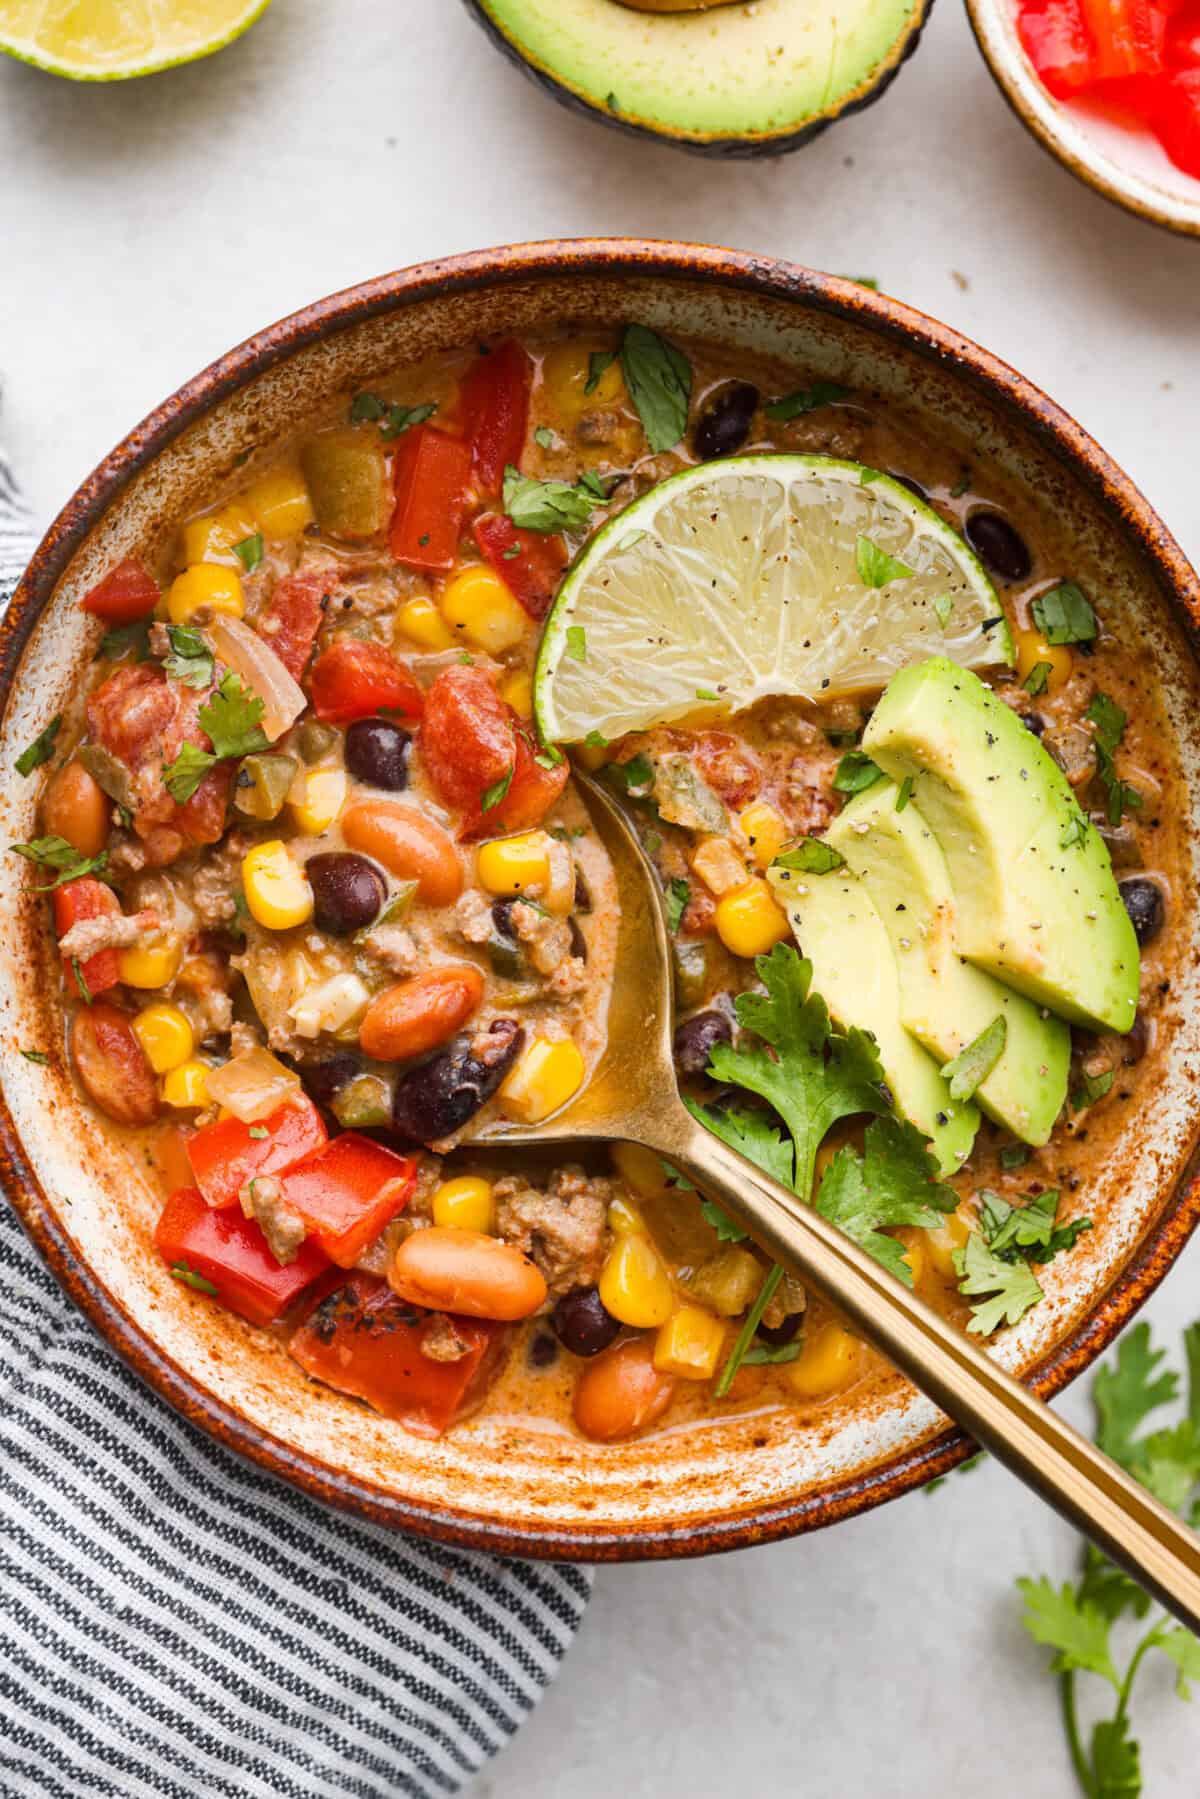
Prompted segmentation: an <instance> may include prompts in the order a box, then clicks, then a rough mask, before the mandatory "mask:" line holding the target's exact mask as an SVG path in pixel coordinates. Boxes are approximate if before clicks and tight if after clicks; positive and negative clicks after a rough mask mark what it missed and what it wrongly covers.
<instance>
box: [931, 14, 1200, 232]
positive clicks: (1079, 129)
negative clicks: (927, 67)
mask: <svg viewBox="0 0 1200 1799" xmlns="http://www.w3.org/2000/svg"><path fill="white" fill-rule="evenodd" d="M967 13H968V15H969V17H970V20H971V25H972V27H973V28H974V32H975V36H976V38H977V39H978V41H979V48H980V49H981V50H982V51H983V54H984V59H985V61H986V62H987V65H988V67H989V69H990V70H991V71H992V74H993V76H994V77H995V80H996V84H997V86H998V87H999V89H1000V91H1001V93H1002V94H1003V95H1004V97H1005V99H1006V100H1007V101H1008V103H1009V105H1010V106H1011V107H1012V109H1013V111H1014V112H1015V113H1016V115H1017V117H1018V118H1019V119H1020V120H1021V122H1022V123H1023V124H1024V125H1026V126H1028V128H1029V130H1030V131H1032V133H1033V135H1034V136H1035V137H1036V138H1038V139H1039V140H1040V142H1041V143H1042V145H1043V146H1044V148H1045V149H1047V150H1049V152H1050V154H1051V156H1055V157H1057V159H1058V161H1059V162H1061V163H1062V164H1063V166H1064V168H1068V169H1070V171H1071V173H1072V174H1073V175H1077V176H1078V177H1079V179H1080V181H1086V183H1087V185H1088V186H1089V187H1090V188H1094V189H1095V191H1096V193H1098V194H1103V195H1104V197H1105V198H1106V199H1108V200H1112V201H1114V202H1115V204H1116V205H1118V206H1123V207H1124V208H1125V209H1126V211H1127V212H1134V213H1137V214H1138V215H1139V217H1141V218H1143V219H1149V220H1150V221H1151V222H1152V223H1153V224H1155V225H1163V226H1165V227H1166V229H1167V230H1168V231H1177V232H1179V233H1181V234H1182V235H1183V236H1185V237H1200V181H1197V180H1196V179H1195V178H1194V177H1193V176H1191V175H1185V174H1184V172H1183V170H1182V169H1177V168H1176V167H1175V164H1174V163H1173V162H1171V160H1170V158H1169V157H1168V156H1167V153H1166V151H1165V150H1164V149H1163V148H1162V146H1161V144H1160V143H1159V142H1158V139H1157V138H1156V137H1155V136H1154V134H1153V132H1151V131H1150V130H1149V128H1148V127H1137V126H1131V125H1129V124H1128V123H1123V122H1122V115H1121V114H1120V113H1118V111H1117V110H1116V109H1115V108H1110V107H1108V106H1105V105H1104V104H1103V103H1101V102H1099V101H1096V100H1094V99H1091V98H1083V99H1079V100H1071V101H1063V100H1056V99H1055V98H1054V97H1053V95H1051V94H1048V93H1047V92H1046V89H1045V88H1044V87H1043V86H1042V84H1041V82H1040V81H1039V80H1038V78H1037V75H1036V74H1035V73H1034V69H1033V65H1032V63H1031V62H1030V61H1029V58H1028V57H1027V56H1026V54H1025V51H1024V48H1023V47H1022V44H1021V40H1020V37H1019V36H1018V34H1017V0H967Z"/></svg>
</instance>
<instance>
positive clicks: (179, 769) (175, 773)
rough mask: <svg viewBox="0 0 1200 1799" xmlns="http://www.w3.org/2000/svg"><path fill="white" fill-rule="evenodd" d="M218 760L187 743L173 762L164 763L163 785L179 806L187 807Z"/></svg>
mask: <svg viewBox="0 0 1200 1799" xmlns="http://www.w3.org/2000/svg"><path fill="white" fill-rule="evenodd" d="M216 761H217V758H216V757H215V756H214V755H213V754H212V753H211V751H209V750H202V749H201V748H200V746H199V744H197V743H185V744H183V745H182V746H181V747H180V751H179V754H178V755H177V756H176V758H175V760H174V761H173V762H164V763H163V785H164V786H165V787H166V790H167V792H168V793H169V794H170V796H171V798H172V799H173V800H174V801H175V803H176V805H177V806H186V805H187V802H188V801H189V800H190V799H191V797H192V795H193V794H194V793H195V791H196V789H197V787H199V785H200V783H201V781H202V780H203V779H204V777H205V775H206V774H207V773H208V771H209V769H210V768H214V767H215V766H216Z"/></svg>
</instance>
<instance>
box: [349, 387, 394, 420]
mask: <svg viewBox="0 0 1200 1799" xmlns="http://www.w3.org/2000/svg"><path fill="white" fill-rule="evenodd" d="M386 411H387V406H386V404H385V403H384V401H383V400H381V399H380V398H379V395H378V394H372V393H361V394H355V396H354V398H353V399H352V400H351V402H350V423H351V424H352V425H365V424H368V423H369V422H370V421H371V420H373V419H381V418H382V417H383V415H384V413H385V412H386Z"/></svg>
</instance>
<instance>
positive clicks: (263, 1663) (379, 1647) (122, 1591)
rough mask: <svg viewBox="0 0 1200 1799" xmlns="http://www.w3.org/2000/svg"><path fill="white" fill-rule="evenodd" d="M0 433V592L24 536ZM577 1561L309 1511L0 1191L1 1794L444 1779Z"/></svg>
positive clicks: (437, 1788)
mask: <svg viewBox="0 0 1200 1799" xmlns="http://www.w3.org/2000/svg"><path fill="white" fill-rule="evenodd" d="M33 539H34V533H33V529H32V520H31V518H30V516H29V514H28V512H27V511H26V509H25V507H24V505H23V503H22V501H21V497H20V494H19V492H18V490H17V487H16V484H15V482H14V480H13V477H12V474H11V471H10V469H9V467H8V464H7V463H6V461H5V459H4V457H3V455H2V454H0V609H2V608H3V606H4V605H5V604H6V603H7V601H8V599H9V598H10V596H11V594H12V591H13V588H14V587H15V585H16V581H17V578H18V576H19V575H20V573H21V570H22V569H23V567H24V565H25V562H26V561H27V559H28V557H29V555H30V552H31V550H32V547H33ZM590 1589H591V1575H590V1573H589V1572H588V1571H586V1570H584V1569H582V1568H576V1567H569V1566H568V1567H551V1566H538V1565H535V1564H531V1563H529V1562H521V1561H510V1560H497V1559H495V1558H492V1557H488V1556H482V1555H468V1554H464V1553H462V1552H459V1551H456V1550H452V1549H441V1548H438V1547H437V1546H436V1545H433V1544H426V1543H422V1542H418V1541H416V1540H414V1539H411V1538H407V1537H403V1536H399V1535H397V1534H395V1533H394V1532H391V1531H387V1530H383V1529H380V1528H378V1527H376V1526H374V1525H371V1524H365V1523H359V1522H358V1521H357V1520H355V1519H352V1518H349V1517H344V1516H342V1515H341V1514H339V1513H337V1512H334V1511H330V1510H327V1509H326V1508H325V1507H323V1506H321V1505H319V1504H316V1503H315V1502H314V1501H312V1500H310V1499H307V1498H306V1497H304V1496H303V1495H302V1494H300V1493H298V1492H296V1491H294V1490H293V1489H292V1488H290V1487H288V1486H285V1485H284V1484H282V1483H281V1482H279V1481H276V1480H275V1479H273V1478H272V1477H271V1476H270V1475H268V1474H264V1473H262V1472H260V1471H259V1470H258V1469H256V1468H254V1467H252V1466H251V1465H250V1464H249V1463H248V1462H242V1461H240V1460H239V1459H238V1458H237V1457H236V1456H234V1455H232V1454H230V1453H229V1452H228V1451H227V1450H224V1449H222V1448H221V1447H220V1446H219V1445H217V1444H216V1443H213V1442H211V1441H210V1440H209V1439H208V1438H207V1437H206V1436H204V1435H203V1434H202V1433H201V1432H199V1431H197V1430H195V1429H193V1428H192V1426H190V1425H189V1424H187V1423H185V1422H184V1420H183V1419H182V1418H180V1417H178V1416H177V1415H176V1414H175V1413H174V1412H173V1411H172V1410H171V1408H170V1407H169V1406H167V1405H166V1404H165V1403H164V1402H163V1401H162V1400H161V1399H159V1398H158V1396H157V1395H156V1394H154V1393H151V1392H149V1391H148V1390H147V1389H146V1388H144V1387H143V1386H142V1385H141V1383H140V1381H139V1380H138V1379H137V1377H136V1376H135V1375H134V1374H132V1373H131V1372H130V1370H129V1369H128V1368H127V1367H126V1366H125V1364H124V1363H123V1362H122V1361H121V1360H120V1359H119V1358H118V1357H117V1356H116V1355H115V1354H113V1353H112V1351H110V1350H109V1348H108V1346H107V1344H105V1343H104V1342H103V1341H101V1340H100V1338H98V1337H97V1336H96V1334H95V1332H94V1331H93V1330H92V1328H91V1326H90V1325H89V1324H88V1323H87V1322H86V1320H85V1319H84V1318H83V1317H82V1316H81V1315H80V1314H79V1313H77V1312H76V1311H75V1309H74V1307H73V1306H71V1305H70V1304H69V1302H68V1301H67V1300H66V1299H65V1298H64V1296H63V1295H62V1293H61V1292H60V1291H59V1289H58V1287H57V1286H56V1285H55V1283H54V1281H53V1280H52V1279H51V1277H50V1275H49V1274H48V1273H47V1271H46V1269H45V1268H44V1266H43V1265H42V1263H41V1261H40V1259H39V1258H38V1256H37V1255H36V1254H35V1253H34V1251H33V1249H32V1248H31V1246H30V1244H29V1242H28V1240H27V1239H26V1237H25V1235H24V1233H23V1231H22V1230H21V1227H20V1226H19V1225H18V1223H17V1222H16V1220H15V1218H14V1216H13V1214H12V1213H11V1212H10V1211H9V1210H8V1208H7V1206H4V1205H3V1204H2V1203H0V1793H2V1794H3V1795H4V1799H35V1796H36V1799H46V1796H52V1799H58V1796H60V1795H61V1799H109V1796H111V1799H142V1796H143V1795H145V1796H146V1799H150V1796H151V1795H166V1796H167V1799H197V1796H198V1795H203V1796H204V1799H210V1796H213V1795H219V1796H220V1799H258V1796H259V1795H262V1796H264V1799H265V1796H269V1795H275V1794H286V1795H289V1796H294V1799H326V1796H327V1795H328V1796H329V1799H333V1796H334V1795H344V1794H350V1795H355V1796H356V1799H384V1796H385V1795H387V1796H389V1799H391V1796H392V1795H398V1794H411V1795H413V1796H414V1799H426V1796H427V1795H432V1794H438V1793H453V1792H456V1791H458V1789H459V1788H460V1787H461V1786H462V1784H463V1782H464V1781H466V1780H467V1779H469V1778H470V1776H471V1775H472V1774H473V1773H474V1772H475V1771H476V1770H477V1769H478V1768H479V1767H480V1766H481V1765H482V1763H483V1762H484V1761H485V1760H486V1759H487V1757H488V1756H490V1755H491V1754H493V1753H494V1752H495V1750H497V1749H498V1748H500V1746H501V1745H502V1744H503V1743H504V1742H506V1741H507V1739H508V1738H509V1737H510V1736H511V1735H512V1734H513V1732H514V1731H515V1730H516V1729H517V1727H518V1726H519V1725H520V1724H521V1722H522V1721H523V1720H524V1719H525V1718H526V1717H527V1716H528V1714H529V1712H530V1711H531V1710H532V1709H533V1707H534V1706H535V1705H536V1704H537V1701H538V1698H539V1697H540V1695H541V1693H542V1691H543V1689H544V1688H545V1687H546V1685H547V1684H548V1683H549V1681H551V1680H552V1679H553V1677H554V1674H555V1673H556V1671H557V1668H558V1664H559V1662H560V1661H561V1660H562V1657H563V1655H564V1654H565V1652H566V1650H567V1648H568V1646H569V1644H570V1642H571V1638H572V1636H573V1635H574V1633H575V1631H576V1629H577V1628H578V1626H579V1623H580V1621H581V1619H582V1617H583V1613H584V1610H585V1608H586V1605H587V1600H588V1595H589V1592H590Z"/></svg>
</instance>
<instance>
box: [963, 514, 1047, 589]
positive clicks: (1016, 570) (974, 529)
mask: <svg viewBox="0 0 1200 1799" xmlns="http://www.w3.org/2000/svg"><path fill="white" fill-rule="evenodd" d="M963 529H964V531H965V534H966V539H967V542H968V543H969V544H970V546H971V548H972V549H973V550H974V552H975V554H976V555H977V556H978V557H979V558H980V560H981V561H983V562H986V563H987V566H988V567H989V568H990V569H991V571H992V573H993V574H994V575H1000V576H1001V577H1002V579H1003V580H1005V581H1023V580H1024V579H1025V577H1026V575H1027V574H1028V573H1029V571H1030V569H1031V568H1032V567H1033V558H1032V557H1031V556H1030V554H1029V551H1028V549H1027V548H1026V544H1025V539H1024V538H1023V537H1022V536H1021V534H1020V533H1019V532H1018V531H1016V530H1014V528H1013V526H1012V525H1010V524H1009V522H1008V520H1007V519H1006V518H1002V517H1001V516H1000V514H999V513H998V512H972V513H971V515H970V517H969V518H968V519H967V522H966V524H965V526H964V527H963Z"/></svg>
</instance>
